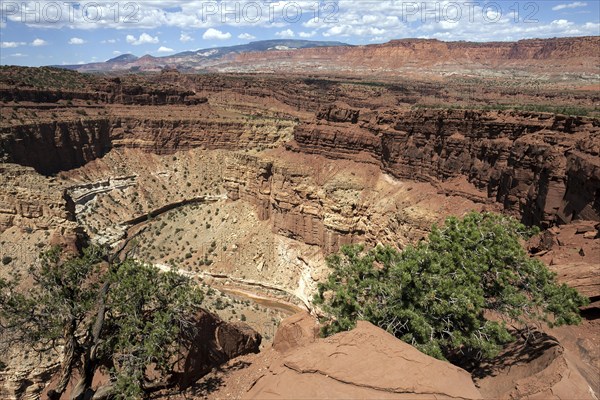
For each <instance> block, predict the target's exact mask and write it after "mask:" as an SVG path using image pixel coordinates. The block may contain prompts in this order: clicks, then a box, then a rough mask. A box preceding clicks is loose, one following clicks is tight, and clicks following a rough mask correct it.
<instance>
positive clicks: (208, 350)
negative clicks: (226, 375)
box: [173, 311, 262, 388]
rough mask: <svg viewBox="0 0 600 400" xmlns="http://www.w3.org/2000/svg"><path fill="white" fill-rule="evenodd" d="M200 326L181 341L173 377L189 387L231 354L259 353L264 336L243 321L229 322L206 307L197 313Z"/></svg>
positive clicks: (228, 358) (230, 357) (232, 356)
mask: <svg viewBox="0 0 600 400" xmlns="http://www.w3.org/2000/svg"><path fill="white" fill-rule="evenodd" d="M196 327H197V330H196V331H195V333H194V335H193V336H192V337H191V338H188V339H187V340H186V341H184V343H183V344H182V348H181V353H180V357H179V360H178V362H177V364H176V365H175V370H174V371H173V372H174V374H173V377H174V380H175V382H176V383H177V385H178V386H179V387H180V388H187V387H189V386H190V385H191V384H193V383H194V382H196V381H197V380H198V379H200V378H201V377H202V376H204V375H206V374H207V373H208V372H209V371H210V370H211V369H213V368H214V367H218V366H219V365H221V364H223V363H225V362H227V361H229V360H230V359H232V358H235V357H238V356H241V355H244V354H249V353H258V352H259V348H260V343H261V340H262V337H261V336H260V334H259V333H258V332H256V331H255V330H254V329H252V328H250V327H249V326H248V325H246V324H244V323H241V322H239V323H228V322H225V321H223V320H222V319H220V318H219V317H218V316H216V315H215V314H212V313H209V312H206V311H203V312H201V313H199V314H198V316H197V323H196Z"/></svg>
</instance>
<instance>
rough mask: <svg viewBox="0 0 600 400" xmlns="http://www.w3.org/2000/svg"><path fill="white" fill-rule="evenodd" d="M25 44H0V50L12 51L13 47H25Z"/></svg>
mask: <svg viewBox="0 0 600 400" xmlns="http://www.w3.org/2000/svg"><path fill="white" fill-rule="evenodd" d="M26 44H27V43H25V42H1V43H0V49H14V48H15V47H19V46H25V45H26Z"/></svg>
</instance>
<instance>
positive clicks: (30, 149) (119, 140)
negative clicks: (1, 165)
mask: <svg viewBox="0 0 600 400" xmlns="http://www.w3.org/2000/svg"><path fill="white" fill-rule="evenodd" d="M149 111H152V110H149ZM197 112H198V111H197ZM199 113H200V115H199V116H198V118H196V119H173V118H171V119H159V118H156V117H157V116H153V117H148V118H144V117H141V116H140V117H121V116H116V117H113V118H101V119H94V118H86V119H80V120H72V121H63V122H40V123H37V124H23V125H16V126H10V127H3V128H1V129H0V160H3V161H4V162H12V163H17V164H21V165H27V166H31V167H34V168H35V169H36V170H37V171H38V172H40V173H42V174H46V175H48V174H53V173H56V172H58V171H65V170H69V169H73V168H76V167H80V166H82V165H84V164H86V163H88V162H90V161H92V160H94V159H96V158H100V157H102V156H103V155H104V154H106V153H107V152H108V151H109V150H110V149H112V148H113V147H115V148H117V147H125V148H140V149H143V150H145V151H148V152H153V153H156V154H171V153H173V152H175V151H180V150H189V149H192V148H198V147H199V148H204V149H228V150H240V149H245V148H269V147H274V146H276V145H278V144H279V143H280V142H281V141H284V140H288V139H289V138H291V134H292V129H293V126H294V124H293V123H292V122H290V121H284V120H281V121H279V120H233V119H231V120H226V119H224V120H217V119H211V118H209V116H208V115H207V110H201V111H199Z"/></svg>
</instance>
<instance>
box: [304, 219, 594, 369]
mask: <svg viewBox="0 0 600 400" xmlns="http://www.w3.org/2000/svg"><path fill="white" fill-rule="evenodd" d="M533 233H534V232H533V231H532V230H530V229H527V228H526V227H525V226H523V225H522V224H520V223H519V222H517V221H516V220H514V219H512V218H509V217H505V216H501V215H497V214H492V213H470V214H468V215H467V216H465V217H464V218H463V219H457V218H454V217H451V218H448V219H447V220H446V222H445V224H444V226H442V227H437V226H434V227H433V229H432V231H431V233H430V234H429V237H428V240H427V241H426V242H421V243H419V244H418V245H417V246H414V247H408V248H406V249H405V250H404V251H403V252H401V253H400V252H398V251H397V250H395V249H393V248H390V247H377V248H374V249H372V250H369V251H365V250H364V248H363V247H362V246H347V247H344V248H342V250H341V252H340V253H338V254H334V255H332V256H330V257H329V258H328V260H327V262H328V264H329V266H330V267H331V268H332V270H333V272H332V274H331V275H330V276H329V278H328V281H327V282H326V283H321V284H319V288H318V294H317V295H316V296H315V302H316V303H318V304H321V305H322V307H323V309H324V311H326V312H327V313H328V314H329V315H331V316H332V317H335V318H332V319H330V321H329V324H328V325H327V326H326V327H325V328H324V330H323V333H324V334H333V333H335V332H339V331H343V330H348V329H351V328H352V327H353V326H354V325H355V323H356V320H357V319H365V320H368V321H370V322H372V323H373V324H375V325H378V326H379V327H381V328H383V329H385V330H387V331H388V332H390V333H392V334H394V335H395V336H396V337H398V338H399V339H402V340H403V341H405V342H407V343H410V344H412V345H413V346H415V347H417V348H418V349H419V350H421V351H423V352H424V353H426V354H429V355H431V356H434V357H437V358H440V359H444V358H453V357H455V356H458V355H459V354H467V355H469V356H472V357H474V358H476V359H481V358H484V357H492V356H495V355H496V354H497V353H498V351H499V349H500V348H501V345H502V344H504V343H507V342H509V341H511V340H512V337H511V335H510V333H509V330H508V328H507V324H506V323H507V322H509V321H511V322H518V323H519V324H527V323H528V322H530V321H535V320H541V321H546V322H548V323H549V324H550V325H563V324H577V323H579V322H580V321H581V318H580V316H579V310H578V307H580V306H582V305H585V304H586V303H587V299H586V298H584V297H582V296H581V295H579V294H578V293H577V292H576V291H575V290H574V289H572V288H569V287H568V286H566V285H564V284H562V285H559V284H558V283H557V282H556V276H555V274H554V273H552V272H550V271H549V270H548V268H547V267H546V266H545V265H544V264H543V263H542V262H541V261H539V260H537V259H534V258H530V257H529V256H528V254H527V253H526V251H525V250H524V249H523V246H522V245H521V243H520V240H522V239H526V238H528V237H530V236H531V235H532V234H533ZM486 311H493V312H494V313H496V314H497V315H499V316H500V317H501V320H500V321H498V322H497V321H490V320H488V319H486V318H485V317H484V313H485V312H486Z"/></svg>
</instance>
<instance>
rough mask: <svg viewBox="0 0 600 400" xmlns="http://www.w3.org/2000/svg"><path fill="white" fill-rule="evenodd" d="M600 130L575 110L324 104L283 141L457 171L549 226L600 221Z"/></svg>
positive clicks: (394, 170) (416, 169)
mask: <svg viewBox="0 0 600 400" xmlns="http://www.w3.org/2000/svg"><path fill="white" fill-rule="evenodd" d="M599 135H600V126H599V125H598V122H597V121H596V120H593V119H587V118H581V117H564V116H552V115H550V114H536V113H515V112H477V111H462V110H448V111H440V110H422V111H407V112H403V111H396V110H390V111H379V112H374V111H368V110H367V111H364V112H362V110H356V109H347V108H343V107H338V106H331V107H329V108H327V109H324V110H322V111H321V112H319V113H318V115H317V118H316V119H315V120H314V121H312V122H309V123H304V124H301V125H300V126H298V128H297V129H296V130H295V133H294V139H295V143H293V144H292V145H290V146H289V148H290V149H292V150H296V151H301V152H309V153H318V154H323V155H326V156H328V157H332V158H349V159H362V160H365V161H367V162H373V163H377V164H379V165H380V166H381V167H382V168H383V169H384V170H385V171H387V172H388V173H390V174H391V175H393V176H395V177H397V178H401V179H411V180H423V181H434V182H436V181H439V182H443V181H446V180H448V179H452V178H455V177H457V176H465V177H466V178H467V179H468V181H469V182H470V183H472V184H473V185H474V186H475V187H477V188H479V189H481V190H484V191H486V192H487V195H488V197H489V198H491V199H494V200H495V201H497V202H499V203H501V204H503V206H504V208H505V210H507V211H509V212H511V213H513V214H515V215H517V216H521V217H522V219H523V220H524V222H526V223H529V224H539V225H541V226H543V227H548V226H550V225H553V224H556V223H568V222H570V221H571V220H572V219H574V218H579V219H589V220H595V221H598V220H600V209H599V207H598V204H597V203H598V200H597V199H598V196H599V193H600V192H599V190H600V159H599V158H598V145H597V144H596V143H597V142H598V140H599V137H600V136H599ZM584 182H585V184H584Z"/></svg>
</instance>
